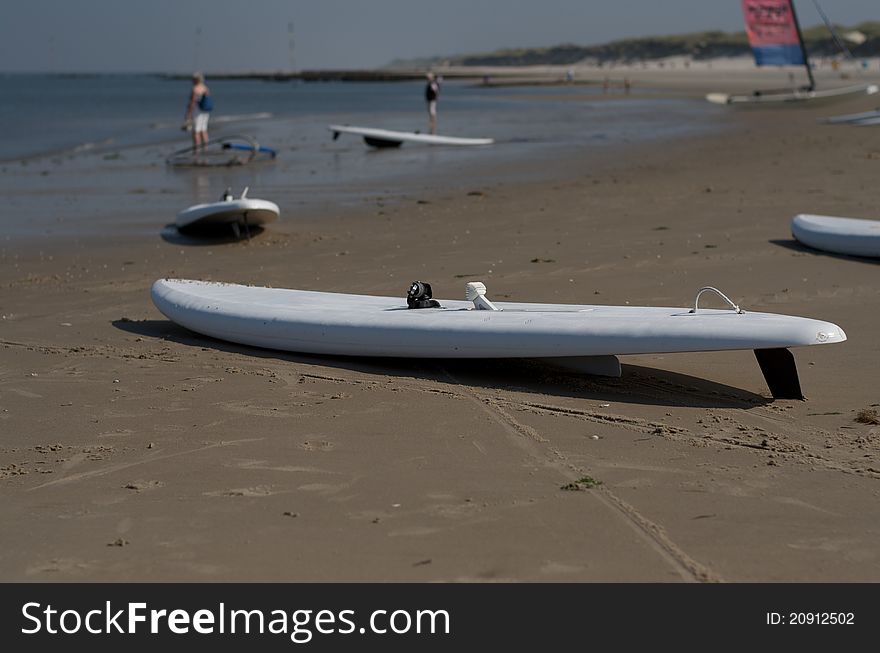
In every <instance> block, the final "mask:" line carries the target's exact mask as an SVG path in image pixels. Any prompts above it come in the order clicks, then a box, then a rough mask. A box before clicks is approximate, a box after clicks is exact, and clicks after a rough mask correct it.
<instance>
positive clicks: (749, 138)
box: [0, 85, 880, 581]
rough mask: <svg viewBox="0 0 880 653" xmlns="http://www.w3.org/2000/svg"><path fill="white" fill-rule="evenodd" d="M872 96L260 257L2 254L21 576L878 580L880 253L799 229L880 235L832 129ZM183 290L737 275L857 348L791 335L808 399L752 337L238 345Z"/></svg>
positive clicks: (5, 433)
mask: <svg viewBox="0 0 880 653" xmlns="http://www.w3.org/2000/svg"><path fill="white" fill-rule="evenodd" d="M715 86H717V85H715ZM705 90H710V89H705ZM711 90H723V89H717V88H713V89H711ZM875 104H876V101H872V100H871V99H869V98H865V99H862V100H858V101H854V102H850V103H847V104H845V105H839V106H838V107H834V109H833V110H831V111H829V109H827V108H823V109H812V108H811V109H795V110H782V111H780V110H760V111H751V112H730V114H729V120H730V126H731V129H730V130H728V131H726V132H724V133H722V134H719V135H713V136H711V137H699V138H691V139H689V140H686V141H679V142H675V143H664V144H659V145H658V144H654V145H645V146H639V147H632V148H629V149H628V150H626V151H625V152H624V153H623V155H621V156H615V157H613V158H609V159H608V160H607V161H606V162H604V163H603V164H601V165H596V164H595V163H592V162H590V163H589V164H588V163H586V162H584V163H582V164H581V165H577V164H576V163H575V164H573V163H572V162H571V161H565V162H560V163H559V168H560V170H559V171H560V175H559V178H560V181H558V182H555V183H550V184H547V183H542V184H533V185H518V186H514V185H510V184H507V185H505V184H496V185H493V186H491V187H484V186H481V185H480V184H479V181H478V180H475V181H474V187H473V191H474V192H473V193H472V194H464V193H461V192H456V193H454V194H453V193H450V192H444V191H442V190H439V191H438V192H437V193H436V194H435V195H434V196H424V195H420V196H419V197H411V198H410V199H409V200H407V199H404V200H401V201H398V202H396V203H392V204H389V205H385V206H382V207H378V206H377V207H371V208H370V209H369V210H363V211H355V212H347V213H345V214H341V215H338V216H334V217H332V218H331V219H327V218H326V216H325V217H323V218H321V219H318V218H314V219H313V218H295V217H291V218H290V219H288V220H286V221H284V222H282V223H280V224H279V225H278V226H277V227H276V228H273V229H271V230H268V231H266V232H265V233H263V234H261V235H260V236H258V237H257V238H255V239H253V240H252V241H250V242H245V243H237V244H211V245H207V246H201V247H198V246H188V245H182V244H174V243H170V242H166V241H163V240H160V239H159V238H158V237H156V238H151V239H147V240H144V239H135V238H128V239H125V238H123V239H120V240H119V241H118V242H107V241H99V242H78V243H67V244H65V243H59V242H47V243H46V244H45V246H42V247H36V246H34V247H27V248H22V247H16V248H9V247H7V248H6V249H4V251H3V257H2V260H0V271H2V275H0V279H2V280H3V282H2V286H0V314H2V316H3V319H2V321H0V325H2V326H0V340H2V344H0V356H2V357H0V432H2V442H0V488H2V502H0V520H2V523H3V524H4V527H3V530H2V536H0V539H2V546H0V578H2V579H3V580H405V581H429V580H430V581H434V580H529V581H532V580H540V581H584V580H611V581H634V580H649V581H718V580H726V581H775V580H821V581H830V580H846V581H867V580H871V581H877V580H880V501H878V495H880V460H878V454H880V427H878V426H876V425H871V424H863V423H859V422H857V421H855V419H854V418H855V416H856V414H857V413H858V411H860V410H862V409H865V408H869V407H871V406H876V405H877V404H878V402H880V391H878V387H880V386H878V382H877V381H878V374H877V370H878V362H880V341H878V339H877V322H878V318H880V266H878V265H877V264H876V263H875V262H871V261H866V260H857V259H850V258H845V257H838V256H831V255H823V254H820V253H816V252H811V251H807V250H804V249H802V248H800V247H798V246H796V245H795V244H793V242H792V241H791V239H790V235H789V232H788V224H789V220H790V218H791V217H792V216H793V215H794V214H796V213H798V212H814V213H827V214H838V215H851V216H857V217H866V218H880V210H878V209H877V180H878V178H880V131H878V130H876V129H873V130H872V129H869V128H864V129H859V128H847V127H824V126H817V125H816V123H815V119H816V117H817V116H820V115H828V114H829V112H830V113H843V112H850V111H859V110H865V109H868V108H873V106H874V105H875ZM273 199H276V198H273ZM285 199H286V198H284V197H279V198H277V201H278V202H279V204H282V205H283V204H284V201H285ZM417 199H419V200H421V203H417V202H416V200H417ZM157 223H164V220H157ZM157 230H158V228H157ZM160 276H177V277H191V278H201V279H215V280H224V281H239V282H248V283H254V284H260V285H273V286H285V287H296V288H308V289H317V290H330V291H334V290H337V291H349V292H361V293H381V294H386V293H389V294H395V295H401V296H402V295H403V293H404V292H405V289H406V287H407V285H408V283H409V282H410V281H412V280H413V279H422V280H426V281H430V282H431V283H432V284H433V286H434V288H435V294H437V295H438V296H440V297H458V296H460V295H463V291H464V282H465V281H466V280H469V279H482V280H483V281H485V282H486V284H487V285H488V287H489V293H490V296H491V297H494V298H499V299H507V298H515V299H517V300H523V301H547V302H581V303H585V302H593V303H609V304H618V303H624V302H629V303H631V304H648V305H682V306H683V305H687V304H688V303H689V302H690V301H692V298H693V295H694V292H695V291H696V289H697V288H699V287H700V286H702V285H706V284H712V285H716V286H718V287H720V288H721V289H722V290H724V291H725V292H727V293H728V294H729V295H731V297H733V298H734V299H735V300H736V301H738V302H739V303H740V304H741V305H743V306H744V307H745V308H746V309H754V310H766V311H771V312H779V313H787V314H792V315H803V316H809V317H815V318H820V319H825V320H830V321H833V322H836V323H838V324H840V325H841V326H842V327H843V328H844V329H845V330H846V332H847V334H848V336H849V341H848V342H846V343H844V344H841V345H835V346H826V347H813V348H804V349H799V350H795V355H796V358H797V361H798V364H799V367H800V371H801V381H802V385H803V388H804V391H805V393H806V395H807V397H808V400H807V401H805V402H798V401H771V400H770V399H769V395H768V391H767V389H766V387H765V385H764V382H763V380H762V378H761V375H760V372H759V370H758V367H757V364H756V362H755V360H754V357H753V356H752V354H751V353H750V352H731V353H707V354H682V355H662V356H639V357H627V358H624V359H623V362H624V363H625V366H624V376H623V378H622V379H617V380H614V379H600V378H591V377H585V376H578V375H574V374H566V373H561V372H557V371H554V370H552V369H549V368H545V367H543V366H541V365H539V364H535V363H528V362H520V363H516V362H505V363H473V362H471V363H448V364H447V363H440V362H431V361H409V362H404V361H388V360H363V361H361V360H351V359H330V358H321V357H309V356H299V355H293V354H284V353H277V352H270V351H261V350H254V349H249V348H246V347H239V346H235V345H230V344H226V343H222V342H218V341H214V340H210V339H207V338H203V337H199V336H196V335H194V334H192V333H189V332H187V331H185V330H183V329H181V328H178V327H176V326H174V325H173V324H171V323H169V322H168V321H167V320H165V319H164V318H163V317H162V315H161V314H159V313H158V311H156V310H155V309H154V308H153V306H152V304H151V303H150V300H149V287H150V284H151V283H152V282H153V280H154V279H156V278H158V277H160ZM583 477H591V478H592V479H595V480H597V481H599V482H600V484H598V485H596V486H594V487H592V488H585V487H583V486H580V487H581V489H575V490H571V489H568V490H566V489H562V488H563V487H564V486H566V485H568V484H570V483H572V482H575V481H577V480H578V479H581V478H583Z"/></svg>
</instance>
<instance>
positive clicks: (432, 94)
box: [425, 73, 440, 134]
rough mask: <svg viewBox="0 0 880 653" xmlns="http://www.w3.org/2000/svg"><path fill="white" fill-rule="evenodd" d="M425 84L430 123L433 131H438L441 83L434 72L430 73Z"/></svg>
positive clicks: (433, 132)
mask: <svg viewBox="0 0 880 653" xmlns="http://www.w3.org/2000/svg"><path fill="white" fill-rule="evenodd" d="M427 77H428V83H427V84H426V85H425V102H427V103H428V125H429V127H430V130H431V133H432V134H435V133H437V98H438V97H439V96H440V83H439V82H438V81H437V78H436V77H434V73H428V75H427Z"/></svg>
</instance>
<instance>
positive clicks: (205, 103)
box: [185, 73, 214, 149]
mask: <svg viewBox="0 0 880 653" xmlns="http://www.w3.org/2000/svg"><path fill="white" fill-rule="evenodd" d="M213 108H214V100H212V99H211V90H210V89H209V88H208V87H207V86H206V85H205V76H204V75H202V73H193V76H192V92H191V93H190V96H189V103H188V104H187V105H186V118H185V120H186V122H187V124H190V123H191V124H192V133H193V137H192V138H193V149H198V148H199V147H204V146H205V145H207V143H208V118H210V117H211V110H212V109H213Z"/></svg>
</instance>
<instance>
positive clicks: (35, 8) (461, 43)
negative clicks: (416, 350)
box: [0, 0, 880, 71]
mask: <svg viewBox="0 0 880 653" xmlns="http://www.w3.org/2000/svg"><path fill="white" fill-rule="evenodd" d="M821 5H822V7H823V8H824V9H825V12H826V13H827V14H828V15H829V17H830V18H831V20H833V21H834V22H837V23H841V24H847V25H852V24H855V23H858V22H861V21H863V20H878V19H880V1H878V0H821ZM796 6H797V8H798V13H799V15H800V19H801V23H802V24H803V25H805V26H807V25H814V24H817V23H818V22H819V21H820V18H819V16H818V14H817V13H816V10H815V9H814V7H813V3H812V0H796ZM291 23H292V24H293V43H294V47H293V60H294V64H295V67H296V68H299V69H303V68H312V69H314V68H366V67H374V66H381V65H384V64H386V63H388V62H390V61H391V60H392V59H395V58H397V57H401V58H408V57H418V56H430V55H444V54H462V53H469V52H486V51H490V50H494V49H497V48H501V47H519V46H545V45H555V44H558V43H563V42H570V43H577V44H582V45H587V44H592V43H602V42H605V41H608V40H611V39H615V38H621V37H629V36H645V35H649V34H672V33H680V32H688V31H694V30H704V29H723V30H727V31H733V30H741V29H742V16H741V13H740V3H739V0H604V1H602V0H433V1H428V0H312V1H309V0H251V1H250V2H243V1H238V0H2V4H0V70H3V71H47V70H51V71H189V70H192V69H193V68H200V69H204V70H208V71H246V70H286V69H289V68H290V67H291V48H290V40H291V39H290V37H289V32H290V30H289V25H290V24H291ZM199 30H200V35H198V36H197V32H198V31H199Z"/></svg>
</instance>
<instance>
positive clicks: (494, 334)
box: [152, 279, 846, 397]
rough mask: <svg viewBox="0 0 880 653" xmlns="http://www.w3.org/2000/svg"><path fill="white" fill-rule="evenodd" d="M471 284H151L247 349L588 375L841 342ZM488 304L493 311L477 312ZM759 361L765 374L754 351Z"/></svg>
mask: <svg viewBox="0 0 880 653" xmlns="http://www.w3.org/2000/svg"><path fill="white" fill-rule="evenodd" d="M414 285H415V284H414ZM472 286H480V287H482V284H469V290H468V292H469V294H468V299H470V300H471V301H467V300H465V301H455V300H441V301H440V302H439V303H440V306H441V307H440V308H417V309H410V308H408V302H407V300H404V299H400V298H397V297H374V296H370V295H348V294H339V293H326V292H313V291H304V290H285V289H280V288H259V287H252V286H241V285H235V284H225V283H212V282H202V281H187V280H174V279H160V280H159V281H156V282H155V283H154V284H153V288H152V298H153V303H154V304H155V305H156V307H157V308H158V309H159V310H160V311H161V312H162V313H163V314H164V315H165V316H166V317H168V318H169V319H170V320H172V321H173V322H175V323H177V324H179V325H181V326H183V327H186V328H187V329H190V330H192V331H195V332H196V333H201V334H204V335H207V336H212V337H214V338H219V339H221V340H228V341H231V342H236V343H239V344H243V345H253V346H257V347H265V348H269V349H279V350H284V351H293V352H303V353H310V354H332V355H345V356H391V357H405V358H547V359H555V360H557V361H558V360H560V359H563V360H567V361H572V362H577V361H583V362H584V363H585V365H584V369H585V370H587V371H589V370H590V367H591V365H590V362H591V360H592V361H593V362H595V363H597V365H593V366H592V367H593V368H597V367H606V368H607V367H608V365H607V363H608V362H609V360H610V361H612V362H613V363H616V359H615V358H613V357H614V356H616V355H622V354H645V353H667V352H697V351H719V350H737V349H754V350H770V351H772V352H780V351H781V352H782V354H787V355H788V357H790V356H791V354H790V353H789V352H787V351H786V350H785V349H784V348H786V347H793V346H804V345H818V344H827V343H833V342H842V341H844V340H846V334H845V333H844V332H843V330H842V329H841V328H840V327H838V326H837V325H835V324H831V323H829V322H821V321H818V320H813V319H807V318H800V317H789V316H785V315H774V314H770V313H751V312H741V311H740V310H739V309H738V307H735V305H734V307H735V308H737V310H711V309H703V308H697V306H696V302H695V307H694V309H693V310H690V309H687V308H661V307H637V306H593V305H574V304H529V303H513V302H498V303H495V304H492V303H491V302H489V301H488V300H486V299H485V297H484V296H482V295H481V294H480V293H479V291H477V292H476V293H472V292H471V290H472V288H471V287H472ZM484 288H485V287H483V289H484ZM429 290H430V287H429ZM713 290H714V289H713ZM483 292H484V290H483ZM702 292H703V291H701V293H700V294H702ZM716 292H717V291H716ZM428 296H430V292H429V295H428ZM725 299H726V298H725ZM697 301H699V294H698V296H697ZM728 301H729V300H728ZM486 306H488V307H491V308H493V309H498V310H478V307H486ZM767 356H771V354H767ZM771 357H772V356H771ZM758 361H759V363H761V367H762V370H764V372H765V377H768V371H767V369H765V361H762V358H761V355H759V357H758ZM766 364H767V365H768V366H771V367H772V366H774V365H776V364H777V362H776V360H775V359H774V360H771V361H770V362H768V363H766ZM781 364H782V365H783V366H790V369H786V370H785V371H784V375H785V376H786V378H785V379H783V380H781V381H779V383H778V384H777V386H778V388H777V389H779V388H783V387H784V388H787V389H782V390H779V391H778V392H777V391H774V392H773V394H774V396H786V395H788V396H794V395H795V394H797V395H798V397H799V395H800V386H799V384H797V372H796V369H795V368H794V360H793V359H791V360H790V363H789V362H782V363H781ZM611 367H612V368H613V367H614V365H613V364H612V366H611ZM617 370H618V373H619V365H618V366H617ZM792 372H793V374H794V377H793V383H794V385H792V379H791V373H792ZM599 373H604V372H599ZM769 374H771V376H773V375H775V373H774V372H770V373H769ZM777 380H778V379H774V380H773V381H771V378H770V377H768V383H769V384H770V386H771V390H773V387H774V383H775V382H776V381H777ZM795 386H796V391H795V390H794V389H793V388H794V387H795Z"/></svg>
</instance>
